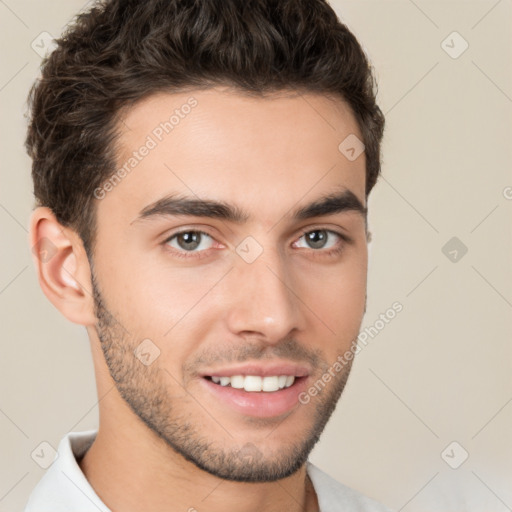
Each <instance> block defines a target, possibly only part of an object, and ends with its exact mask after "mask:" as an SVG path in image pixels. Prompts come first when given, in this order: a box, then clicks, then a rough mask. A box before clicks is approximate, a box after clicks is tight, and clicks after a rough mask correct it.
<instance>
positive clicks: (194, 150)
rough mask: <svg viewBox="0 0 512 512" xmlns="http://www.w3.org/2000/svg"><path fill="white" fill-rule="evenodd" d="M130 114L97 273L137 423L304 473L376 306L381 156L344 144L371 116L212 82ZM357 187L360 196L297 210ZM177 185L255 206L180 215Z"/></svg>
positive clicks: (218, 468)
mask: <svg viewBox="0 0 512 512" xmlns="http://www.w3.org/2000/svg"><path fill="white" fill-rule="evenodd" d="M191 98H193V100H192V99H191ZM185 105H188V107H186V106H185ZM175 110H177V111H178V112H177V113H175V117H174V118H173V119H172V120H171V121H170V123H169V119H170V117H171V116H172V115H173V113H174V111H175ZM178 119H179V120H178ZM165 122H168V123H169V124H167V125H165ZM161 123H164V124H161ZM120 126H121V132H122V134H121V137H120V140H119V148H118V162H117V163H118V169H120V168H122V167H123V166H124V172H120V173H118V177H120V178H121V179H120V180H117V181H116V182H115V184H114V185H111V186H109V185H107V186H106V187H104V189H103V190H104V191H106V193H104V194H103V192H99V193H98V197H102V196H104V197H103V198H102V199H101V200H99V201H97V219H98V231H97V244H96V249H95V253H94V258H93V261H94V266H93V268H92V270H93V284H94V297H95V304H96V313H97V317H98V324H97V326H96V330H97V336H98V338H99V340H101V346H102V349H103V353H104V356H105V360H106V365H107V366H108V370H109V372H110V375H111V377H112V379H113V381H112V383H114V382H115V385H116V387H117V389H118V391H119V394H120V396H121V397H122V399H124V400H125V401H126V403H128V405H129V406H130V408H131V412H130V414H132V413H133V414H132V415H131V417H128V418H123V419H122V421H123V426H124V427H125V428H126V427H127V425H128V426H129V424H130V422H132V424H134V423H135V422H137V421H139V419H140V420H142V421H143V422H144V423H145V424H146V425H147V427H148V428H149V431H148V433H149V434H150V435H153V434H155V435H157V436H158V437H159V438H161V439H163V440H164V441H165V442H166V443H167V444H168V445H169V446H170V447H172V448H173V449H174V450H175V451H177V452H178V453H181V454H182V455H183V456H184V457H185V458H186V459H187V460H189V461H191V462H193V463H194V464H195V465H196V466H198V467H200V468H202V469H204V470H206V471H208V472H210V473H212V474H215V475H217V476H219V477H221V478H225V479H231V480H240V481H271V480H276V479H280V478H284V477H286V476H289V475H290V474H292V473H293V472H295V471H296V470H297V469H299V467H300V466H301V465H302V464H303V463H304V462H305V461H306V459H307V457H308V455H309V453H310V451H311V449H312V448H313V446H314V444H315V443H316V441H317V440H318V438H319V436H320V433H321V432H322V430H323V428H324V426H325V424H326V422H327V420H328V419H329V417H330V415H331V414H332V412H333V410H334V407H335V405H336V402H337V400H338V398H339V396H340V394H341V392H342V390H343V387H344V385H345V382H346V380H347V378H348V374H349V371H350V362H349V363H348V364H347V365H345V366H344V367H343V369H342V370H340V371H337V372H334V375H335V377H334V378H330V379H324V380H323V381H322V376H325V374H326V372H327V371H328V370H329V368H331V375H332V373H333V372H332V367H333V364H334V363H335V361H336V360H337V358H338V356H340V355H342V354H344V353H345V351H346V350H347V349H348V348H349V347H350V345H351V343H352V341H353V340H354V339H355V338H356V337H357V334H358V331H359V328H360V325H361V321H362V317H363V314H364V310H365V298H366V274H367V245H366V243H367V240H366V226H365V216H364V214H363V213H361V212H360V211H358V210H357V209H356V208H355V207H354V204H356V203H357V199H358V200H359V202H360V203H361V204H362V205H363V207H364V206H365V158H364V153H363V154H361V156H359V157H358V158H357V159H355V160H354V159H348V158H346V156H345V155H344V154H343V153H342V152H340V150H339V149H338V146H339V144H340V143H341V142H342V141H343V140H344V139H345V138H346V137H348V136H349V135H351V134H355V135H356V136H357V137H358V138H359V139H361V138H362V137H361V135H360V131H359V128H358V126H357V124H356V121H355V119H354V117H353V116H352V114H351V113H350V111H349V110H348V108H347V107H346V105H345V104H344V103H343V102H341V101H340V100H338V101H333V100H330V99H328V98H326V97H324V96H318V95H314V94H306V95H303V96H294V97H287V96H285V95H280V96H279V97H277V96H276V97H272V98H265V99H261V98H260V99H255V98H249V97H246V96H243V95H240V94H235V93H234V92H227V91H225V90H224V91H222V90H219V89H211V90H207V91H193V92H190V93H180V94H172V95H171V94H159V95H155V96H152V97H149V98H148V99H146V100H144V101H142V102H140V103H139V104H137V105H136V106H135V107H133V108H132V109H131V110H129V111H128V112H127V113H126V116H125V118H124V120H123V122H122V123H121V124H120ZM143 146H145V147H146V148H148V149H147V150H144V149H142V150H141V149H140V148H141V147H143ZM134 151H136V152H137V154H136V155H135V156H134V154H133V152H134ZM130 158H132V160H130ZM112 183H114V182H112ZM107 190H108V191H107ZM343 194H345V199H346V198H347V196H350V194H353V196H355V197H352V201H349V203H350V205H351V207H349V208H334V211H333V208H332V206H333V204H334V203H335V204H336V205H338V206H339V204H342V203H343V201H341V203H339V202H331V203H330V208H327V209H325V208H324V209H320V208H313V209H311V208H309V210H308V212H306V213H304V211H303V214H302V215H296V212H298V211H299V210H302V209H304V207H306V206H309V205H310V204H311V203H315V202H318V201H321V200H322V199H324V198H325V197H326V196H340V195H343ZM171 195H172V196H174V199H176V198H177V197H179V198H181V199H184V198H188V199H191V200H195V201H199V200H208V201H215V202H222V203H223V204H224V205H231V207H232V208H233V209H234V211H235V213H237V214H240V215H239V217H241V218H238V219H234V218H229V217H227V216H226V215H225V213H226V210H227V209H223V208H218V207H217V208H213V210H212V209H207V208H206V207H205V206H202V207H199V206H197V205H196V207H195V209H193V213H194V215H185V210H184V209H183V205H181V208H182V209H181V210H180V212H181V213H180V214H178V213H177V211H178V210H177V209H176V208H177V206H176V205H174V206H173V205H172V204H167V206H166V205H164V204H163V203H162V201H161V200H162V199H163V198H166V197H170V196H171ZM349 199H350V197H349ZM354 200H355V201H354ZM156 204H157V205H158V206H159V207H160V208H159V209H157V208H154V206H155V205H156ZM327 206H329V205H327ZM156 210H158V213H157V211H156ZM143 211H144V212H145V214H141V212H143ZM244 217H246V218H244ZM178 233H181V235H180V234H178ZM340 249H341V250H340ZM90 332H93V331H90ZM93 337H94V338H95V335H94V336H93ZM97 342H98V340H97V339H93V343H97ZM102 364H103V365H104V364H105V362H103V361H102ZM319 381H320V383H321V386H319V385H318V382H319ZM292 382H293V383H292ZM315 383H316V384H317V388H318V389H320V391H318V393H317V394H316V396H310V401H309V403H307V404H304V405H303V404H302V403H301V402H300V401H299V394H301V393H303V392H307V390H308V389H309V388H310V387H311V386H314V385H315ZM261 386H263V390H260V391H257V390H258V389H261ZM283 386H284V387H283ZM287 386H289V387H287Z"/></svg>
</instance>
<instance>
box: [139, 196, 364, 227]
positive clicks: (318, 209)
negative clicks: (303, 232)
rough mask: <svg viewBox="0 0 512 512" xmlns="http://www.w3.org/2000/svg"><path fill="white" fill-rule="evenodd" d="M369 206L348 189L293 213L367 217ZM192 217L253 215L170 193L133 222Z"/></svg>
mask: <svg viewBox="0 0 512 512" xmlns="http://www.w3.org/2000/svg"><path fill="white" fill-rule="evenodd" d="M367 211H368V209H367V208H366V207H365V206H363V205H362V204H361V201H359V199H358V197H357V196H356V195H355V194H354V193H353V192H352V191H351V190H349V189H344V190H343V191H342V192H339V193H333V194H329V195H327V196H323V197H320V198H318V199H316V200H315V201H313V202H312V203H309V204H307V205H305V206H302V207H300V208H297V209H296V210H294V211H293V212H292V214H291V217H292V219H294V220H305V219H310V218H313V217H320V216H324V215H335V214H337V213H342V212H357V213H359V214H360V215H361V216H362V217H363V218H364V219H365V220H366V215H367ZM182 215H187V216H193V217H209V218H213V219H221V220H226V221H230V222H234V223H237V224H242V223H244V222H247V221H248V220H250V218H251V217H250V215H249V214H248V213H247V212H246V211H244V210H243V209H241V208H239V207H238V206H237V205H233V204H229V203H226V202H224V201H214V200H211V199H197V198H194V197H190V196H183V195H177V194H170V195H167V196H165V197H162V198H161V199H158V200H157V201H155V202H154V203H151V204H149V205H147V206H146V207H144V208H143V209H142V210H141V211H140V212H139V215H138V216H137V217H136V218H135V219H134V220H133V221H132V222H131V224H133V223H134V222H137V221H140V220H144V219H149V218H154V217H161V216H182Z"/></svg>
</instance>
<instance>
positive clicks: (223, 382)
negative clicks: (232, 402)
mask: <svg viewBox="0 0 512 512" xmlns="http://www.w3.org/2000/svg"><path fill="white" fill-rule="evenodd" d="M204 378H205V379H207V380H209V381H211V382H213V383H214V384H217V385H219V386H224V387H231V388H235V389H241V390H244V391H247V392H249V393H259V392H263V393H275V392H276V391H280V390H282V389H286V388H289V387H291V386H293V384H294V383H295V382H296V381H298V380H302V379H303V378H304V377H296V376H295V375H269V376H265V377H263V376H259V375H233V376H231V377H220V376H216V375H211V376H205V377H204Z"/></svg>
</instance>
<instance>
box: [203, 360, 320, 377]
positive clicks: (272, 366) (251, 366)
mask: <svg viewBox="0 0 512 512" xmlns="http://www.w3.org/2000/svg"><path fill="white" fill-rule="evenodd" d="M310 373H311V371H310V368H309V367H308V366H307V365H301V364H297V363H287V362H276V363H268V364H261V363H259V364H258V363H246V364H243V365H238V366H230V367H224V368H216V369H212V370H208V371H203V372H201V377H211V376H215V377H233V375H260V376H262V377H268V376H272V375H278V376H279V375H294V376H295V377H306V376H308V375H309V374H310Z"/></svg>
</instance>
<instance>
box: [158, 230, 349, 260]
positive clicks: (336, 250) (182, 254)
mask: <svg viewBox="0 0 512 512" xmlns="http://www.w3.org/2000/svg"><path fill="white" fill-rule="evenodd" d="M315 231H325V232H327V233H330V234H334V235H337V236H339V237H340V238H341V239H342V240H343V242H342V243H339V244H338V245H337V246H335V247H333V248H331V249H329V250H322V249H310V250H311V251H313V252H314V253H319V254H318V256H320V257H321V256H327V257H330V256H337V255H338V254H340V253H341V252H343V251H344V250H345V245H346V244H350V243H352V239H351V238H350V237H348V236H347V235H345V234H342V233H338V232H337V231H333V230H331V229H325V228H314V229H308V230H306V231H303V232H302V233H301V235H300V236H299V238H298V239H297V240H300V239H301V238H302V237H303V236H305V235H307V234H308V233H314V232H315ZM184 233H199V234H201V235H206V236H207V237H210V238H212V239H213V237H212V236H211V235H210V234H209V233H206V232H205V231H201V230H199V229H184V230H183V231H178V232H176V233H173V234H172V235H171V236H169V237H168V238H166V239H165V240H164V241H163V242H162V245H164V246H165V247H166V250H168V251H170V252H171V253H172V254H173V255H174V256H176V257H178V258H183V259H191V258H196V259H201V258H205V257H207V256H208V251H209V249H205V250H202V251H199V252H193V251H184V250H177V249H174V248H168V247H169V246H168V245H167V244H168V243H169V242H170V241H171V240H172V239H173V238H175V237H177V236H179V235H182V234H184ZM204 253H206V254H204Z"/></svg>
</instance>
